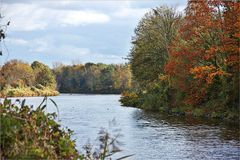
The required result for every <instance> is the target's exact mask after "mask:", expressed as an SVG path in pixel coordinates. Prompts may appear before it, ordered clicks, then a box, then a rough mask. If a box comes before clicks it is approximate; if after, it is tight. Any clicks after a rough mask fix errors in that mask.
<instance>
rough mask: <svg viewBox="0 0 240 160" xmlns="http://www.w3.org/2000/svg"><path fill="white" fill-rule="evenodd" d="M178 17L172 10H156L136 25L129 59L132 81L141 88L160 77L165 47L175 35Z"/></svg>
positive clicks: (166, 55)
mask: <svg viewBox="0 0 240 160" xmlns="http://www.w3.org/2000/svg"><path fill="white" fill-rule="evenodd" d="M180 20H181V16H180V15H179V14H177V13H176V12H175V10H174V9H172V8H168V7H159V8H156V9H153V10H152V11H150V12H149V13H147V14H146V15H145V16H144V17H143V19H142V20H141V21H140V22H139V24H138V26H137V28H136V29H135V36H134V37H133V41H132V44H133V47H132V49H131V52H130V55H129V59H130V64H131V69H132V73H133V78H134V79H135V80H137V81H138V82H139V83H140V85H141V86H142V87H144V86H146V85H147V84H149V83H153V82H155V81H157V80H158V79H159V76H161V75H162V74H164V66H165V64H166V63H167V60H168V57H169V55H168V54H169V49H168V48H169V47H170V46H169V45H170V43H171V41H172V40H173V39H174V37H175V36H176V34H177V28H178V26H179V24H180Z"/></svg>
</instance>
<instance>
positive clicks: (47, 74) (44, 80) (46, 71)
mask: <svg viewBox="0 0 240 160" xmlns="http://www.w3.org/2000/svg"><path fill="white" fill-rule="evenodd" d="M31 67H32V68H33V71H34V74H35V78H36V80H35V85H38V84H40V85H42V86H45V87H51V88H56V80H55V76H54V74H53V72H52V70H51V69H50V68H49V67H48V66H47V65H45V64H43V63H40V62H38V61H34V62H33V63H32V64H31Z"/></svg>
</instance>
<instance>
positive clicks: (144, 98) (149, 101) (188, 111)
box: [120, 92, 239, 123]
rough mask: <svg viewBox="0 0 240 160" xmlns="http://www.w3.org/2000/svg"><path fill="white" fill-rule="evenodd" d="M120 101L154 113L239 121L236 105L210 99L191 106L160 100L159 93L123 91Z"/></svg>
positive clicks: (124, 104)
mask: <svg viewBox="0 0 240 160" xmlns="http://www.w3.org/2000/svg"><path fill="white" fill-rule="evenodd" d="M120 102H121V104H122V105H123V106H129V107H136V108H141V109H143V110H146V111H152V112H155V113H164V114H170V115H176V116H190V117H203V118H211V119H212V118H213V119H219V120H224V121H231V122H237V123H238V122H239V110H238V108H237V107H232V108H229V107H227V106H223V105H222V104H219V103H218V102H217V101H216V102H215V101H210V102H209V103H206V104H204V105H200V106H198V107H193V106H191V105H181V106H173V105H172V104H171V103H170V102H169V103H168V104H167V103H166V102H164V101H163V100H161V96H160V95H159V94H137V93H135V92H123V93H122V95H121V98H120ZM163 103H165V104H163Z"/></svg>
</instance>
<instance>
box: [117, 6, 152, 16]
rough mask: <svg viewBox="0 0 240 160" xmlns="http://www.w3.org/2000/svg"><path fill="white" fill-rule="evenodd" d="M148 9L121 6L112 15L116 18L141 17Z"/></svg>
mask: <svg viewBox="0 0 240 160" xmlns="http://www.w3.org/2000/svg"><path fill="white" fill-rule="evenodd" d="M148 11H149V9H147V8H130V7H128V8H122V9H121V10H119V11H117V12H115V13H114V16H116V17H118V18H129V17H131V18H141V17H142V16H143V15H144V14H145V13H147V12H148Z"/></svg>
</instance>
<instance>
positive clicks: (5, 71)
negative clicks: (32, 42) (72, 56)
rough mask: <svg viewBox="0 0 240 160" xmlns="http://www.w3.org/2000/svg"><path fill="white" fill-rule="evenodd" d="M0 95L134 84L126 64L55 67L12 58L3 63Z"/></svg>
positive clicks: (110, 90)
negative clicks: (51, 67)
mask: <svg viewBox="0 0 240 160" xmlns="http://www.w3.org/2000/svg"><path fill="white" fill-rule="evenodd" d="M0 72H1V75H2V76H1V77H0V87H1V88H0V95H1V97H4V96H10V97H11V96H18V97H22V96H53V95H57V94H59V92H60V93H89V94H100V93H101V94H120V93H121V92H122V91H124V90H128V89H130V87H131V72H130V68H129V65H127V64H119V65H117V64H110V65H107V64H102V63H98V64H94V63H86V64H84V65H83V64H76V65H63V64H61V63H56V64H55V65H54V68H53V69H50V68H49V67H48V66H47V65H45V64H43V63H41V62H38V61H34V62H33V63H32V64H31V65H29V64H28V63H25V62H23V61H21V60H11V61H9V62H7V63H5V64H4V65H3V66H2V67H1V70H0Z"/></svg>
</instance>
